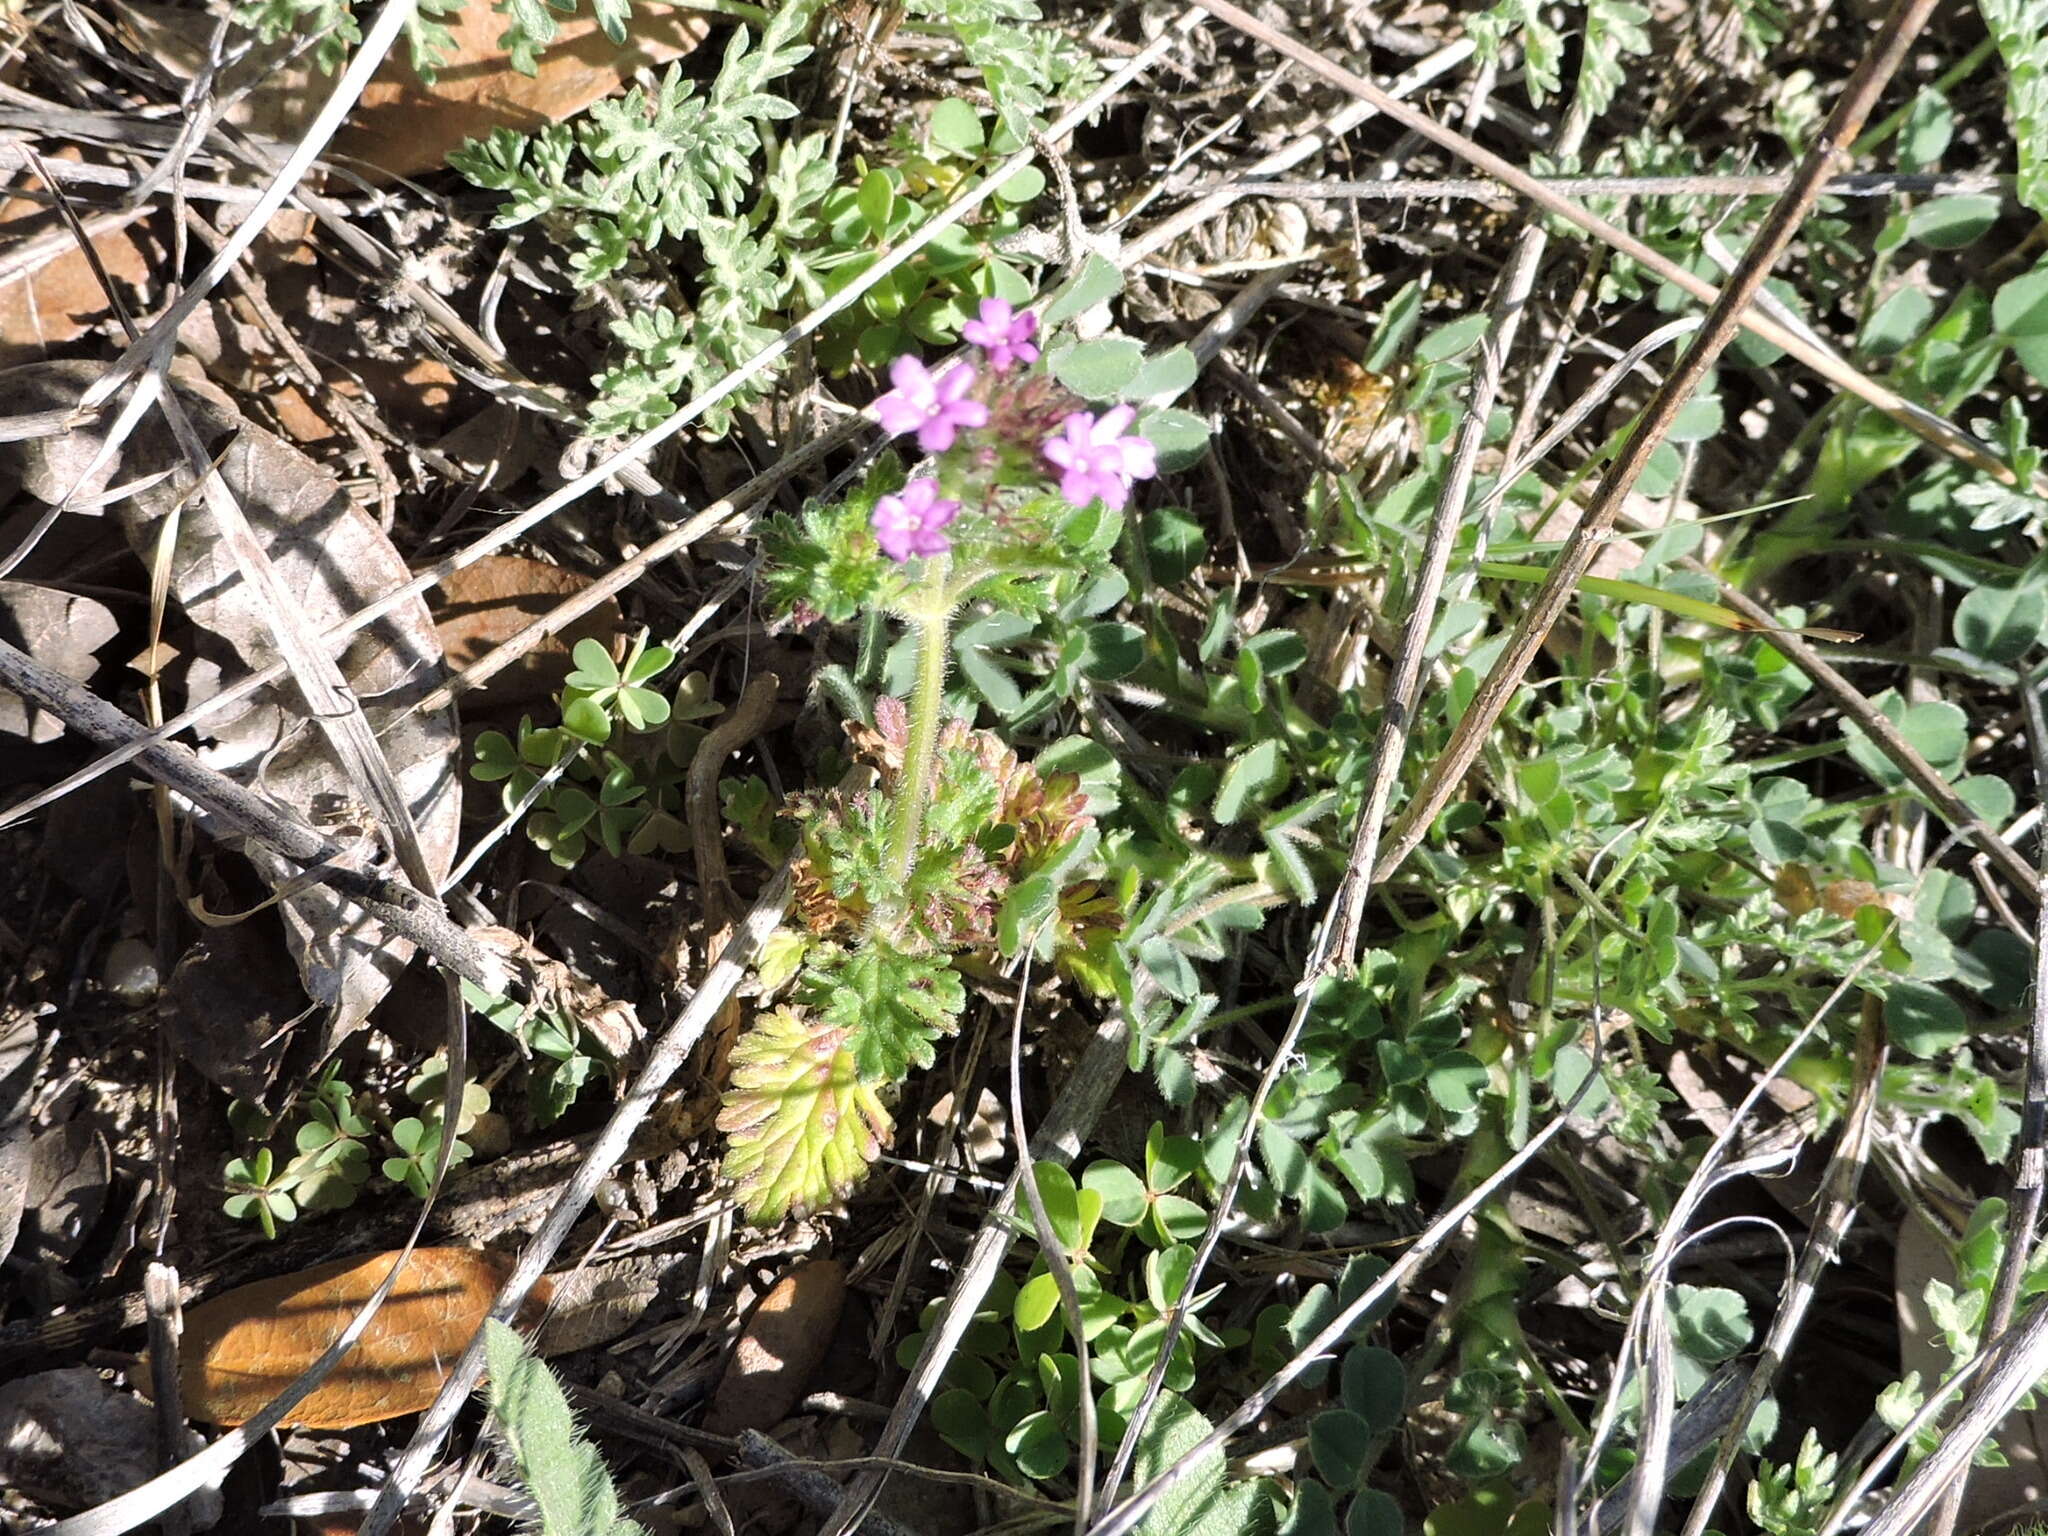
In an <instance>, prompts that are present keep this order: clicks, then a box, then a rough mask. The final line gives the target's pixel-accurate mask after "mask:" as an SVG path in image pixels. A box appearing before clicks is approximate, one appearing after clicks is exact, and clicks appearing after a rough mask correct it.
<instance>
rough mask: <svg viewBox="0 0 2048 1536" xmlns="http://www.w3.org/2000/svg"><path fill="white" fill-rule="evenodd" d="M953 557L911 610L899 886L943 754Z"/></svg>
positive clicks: (936, 569) (913, 858)
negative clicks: (913, 672)
mask: <svg viewBox="0 0 2048 1536" xmlns="http://www.w3.org/2000/svg"><path fill="white" fill-rule="evenodd" d="M948 564H949V562H948V561H947V560H946V559H945V558H944V557H943V556H941V557H940V558H938V559H936V560H934V561H933V562H932V569H931V571H930V573H929V576H928V578H927V579H928V580H929V582H930V584H931V585H930V590H931V592H932V594H933V596H932V600H931V602H930V603H929V604H928V605H926V606H924V607H921V608H920V609H919V610H918V611H917V612H915V613H914V614H912V615H911V619H912V621H913V622H914V623H915V624H916V626H917V689H916V691H915V692H914V693H912V694H911V696H910V739H909V740H908V741H907V742H905V743H904V746H903V785H902V788H901V790H900V791H899V792H898V797H897V805H896V846H895V848H894V849H893V850H892V851H893V854H894V858H893V860H892V862H893V863H894V865H895V869H896V882H897V885H898V887H899V888H907V887H908V885H909V883H910V871H911V869H912V867H913V866H914V865H915V864H916V863H917V840H918V834H919V833H920V832H921V831H923V829H924V812H925V807H926V806H927V805H928V804H930V802H931V793H932V768H933V766H934V759H935V758H936V757H937V755H938V745H939V717H940V716H941V715H943V714H944V713H945V711H946V647H947V644H948V643H949V641H950V639H951V629H952V623H953V603H952V600H951V594H950V593H949V592H948V590H947V586H946V577H947V569H946V567H947V565H948Z"/></svg>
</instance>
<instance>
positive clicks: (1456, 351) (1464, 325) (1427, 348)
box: [1415, 310, 1491, 363]
mask: <svg viewBox="0 0 2048 1536" xmlns="http://www.w3.org/2000/svg"><path fill="white" fill-rule="evenodd" d="M1490 323H1491V317H1490V316H1489V315H1487V314H1486V313H1485V312H1484V311H1483V310H1482V311H1481V312H1479V313H1478V314H1471V315H1466V316H1465V317H1464V318H1463V319H1461V320H1453V321H1452V322H1451V323H1450V324H1449V325H1442V326H1438V327H1437V328H1436V329H1435V330H1433V331H1431V332H1430V333H1429V334H1428V335H1427V336H1425V337H1423V338H1422V340H1421V341H1419V342H1417V343H1416V345H1415V360H1416V361H1417V362H1418V363H1444V362H1449V361H1450V360H1451V359H1452V358H1454V357H1457V356H1459V355H1461V354H1463V353H1465V352H1469V351H1470V350H1471V349H1472V348H1473V347H1475V346H1477V345H1478V344H1479V338H1480V337H1482V336H1484V335H1485V334H1486V327H1487V326H1488V325H1489V324H1490Z"/></svg>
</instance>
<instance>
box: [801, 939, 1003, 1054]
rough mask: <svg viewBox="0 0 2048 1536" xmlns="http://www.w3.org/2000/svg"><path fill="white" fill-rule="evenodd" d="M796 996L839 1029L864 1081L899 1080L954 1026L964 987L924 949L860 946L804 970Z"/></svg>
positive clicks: (964, 996) (963, 1004)
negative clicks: (824, 965) (921, 951)
mask: <svg viewBox="0 0 2048 1536" xmlns="http://www.w3.org/2000/svg"><path fill="white" fill-rule="evenodd" d="M799 986H800V988H801V989H802V995H803V997H804V1000H805V1001H806V1002H808V1003H810V1004H811V1006H813V1007H815V1008H817V1009H818V1011H819V1014H820V1016H821V1017H822V1018H823V1019H824V1020H825V1021H826V1022H827V1023H829V1024H832V1025H835V1026H837V1027H838V1028H840V1029H843V1030H844V1031H845V1032H846V1039H847V1043H848V1046H849V1048H850V1049H851V1050H852V1052H853V1058H854V1062H855V1064H856V1066H857V1068H858V1070H859V1072H860V1076H861V1080H862V1081H863V1082H868V1083H900V1082H901V1081H903V1079H904V1078H905V1077H907V1076H908V1075H909V1073H910V1069H911V1068H912V1067H928V1066H930V1065H931V1064H932V1060H933V1052H932V1042H933V1041H934V1040H936V1039H937V1038H938V1037H939V1036H940V1035H950V1034H952V1033H953V1031H954V1030H956V1029H958V1028H959V1027H960V1013H961V1010H962V1009H964V1008H965V1007H966V1006H967V989H966V988H965V987H964V986H963V985H962V984H961V981H960V976H959V973H958V972H956V971H955V970H954V969H953V968H952V967H951V966H949V965H947V964H946V963H945V962H944V961H943V960H941V959H938V958H936V957H933V956H929V955H923V956H920V955H905V954H900V953H896V952H894V951H888V952H885V951H883V950H881V949H879V948H862V949H860V950H857V951H855V952H854V953H852V954H850V955H845V956H843V957H841V958H840V959H839V960H838V961H837V963H834V964H831V965H830V966H829V967H827V968H823V969H819V968H814V969H811V970H807V971H806V972H805V973H804V976H803V980H802V981H801V982H800V983H799Z"/></svg>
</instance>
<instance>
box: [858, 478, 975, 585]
mask: <svg viewBox="0 0 2048 1536" xmlns="http://www.w3.org/2000/svg"><path fill="white" fill-rule="evenodd" d="M959 515H960V503H959V502H957V501H947V500H945V499H944V498H943V497H941V496H940V495H939V482H938V481H936V480H913V481H911V482H910V484H908V485H906V486H905V487H903V493H902V494H901V495H900V496H884V497H882V498H881V499H880V500H878V501H877V502H876V503H875V511H874V515H873V516H872V517H870V518H869V519H868V526H869V527H871V528H873V529H874V530H875V542H876V543H877V544H879V545H881V546H882V553H883V554H885V555H887V556H888V557H889V558H890V559H891V560H894V561H895V562H896V563H897V564H898V565H901V564H902V563H903V562H904V561H906V560H910V559H913V558H915V557H917V556H920V555H922V556H925V557H927V558H928V557H930V556H932V555H943V554H944V553H946V551H947V550H949V549H951V548H952V547H953V541H952V540H951V539H949V538H947V537H946V535H945V534H944V533H942V532H941V531H940V530H941V529H943V528H944V527H945V526H946V525H947V524H948V523H950V522H952V521H953V519H954V518H956V517H958V516H959Z"/></svg>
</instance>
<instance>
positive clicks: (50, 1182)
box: [14, 1115, 114, 1266]
mask: <svg viewBox="0 0 2048 1536" xmlns="http://www.w3.org/2000/svg"><path fill="white" fill-rule="evenodd" d="M113 1176H114V1164H113V1155H112V1153H110V1152H109V1151H108V1150H107V1138H106V1137H104V1136H102V1135H101V1134H100V1132H99V1130H98V1128H97V1127H96V1126H94V1124H93V1123H92V1121H91V1119H90V1118H88V1117H87V1116H85V1115H80V1116H78V1117H77V1118H76V1119H74V1120H68V1121H66V1122H65V1123H64V1124H63V1125H58V1126H52V1127H51V1128H50V1129H49V1130H47V1131H44V1132H43V1133H42V1134H41V1135H40V1136H38V1137H36V1138H35V1140H34V1141H33V1142H32V1143H30V1150H29V1169H28V1205H27V1209H26V1210H25V1211H24V1212H23V1214H22V1221H21V1233H20V1235H19V1236H18V1237H17V1238H16V1239H15V1255H14V1256H15V1258H16V1259H18V1260H20V1261H22V1262H24V1263H28V1264H47V1265H52V1266H60V1265H63V1264H66V1263H69V1262H70V1261H71V1259H73V1258H74V1257H76V1256H77V1253H78V1250H79V1249H80V1248H82V1247H84V1246H85V1240H86V1237H87V1236H88V1235H89V1234H90V1233H91V1232H92V1229H93V1228H94V1227H95V1226H97V1225H98V1224H99V1219H100V1214H101V1213H102V1212H103V1211H104V1210H105V1209H106V1204H107V1186H108V1184H109V1183H110V1182H111V1181H112V1179H113Z"/></svg>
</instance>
